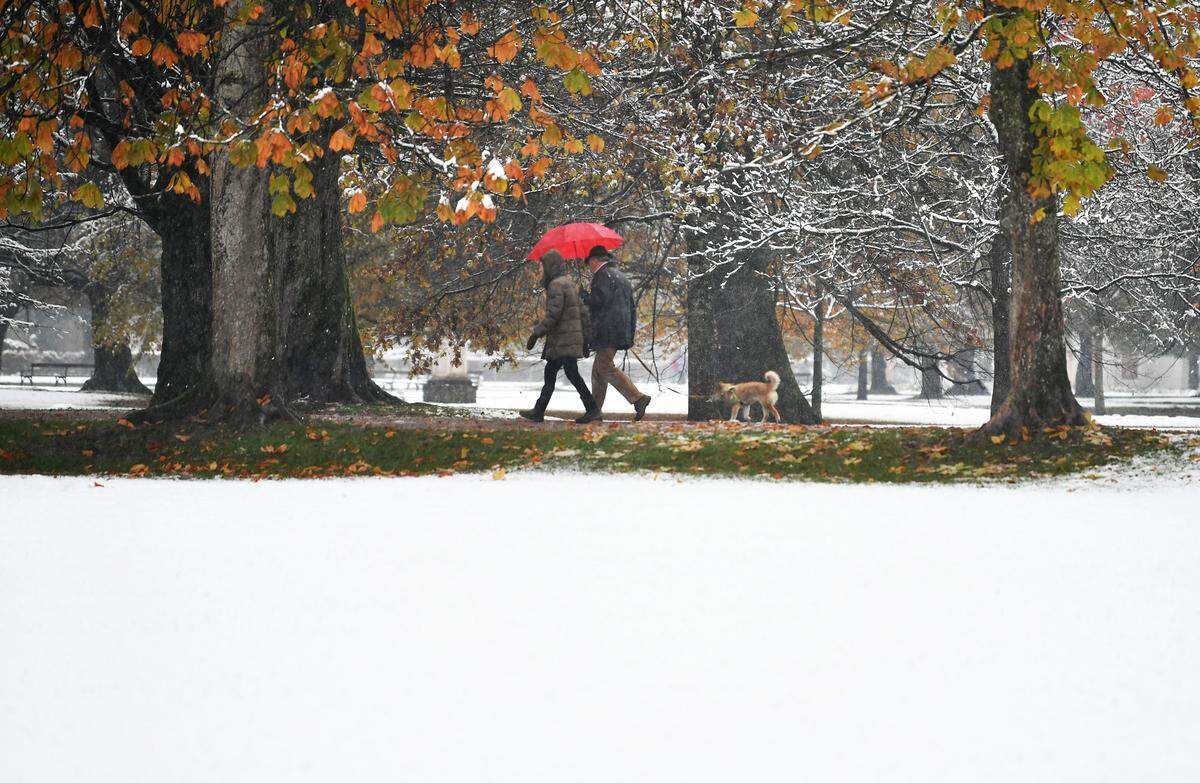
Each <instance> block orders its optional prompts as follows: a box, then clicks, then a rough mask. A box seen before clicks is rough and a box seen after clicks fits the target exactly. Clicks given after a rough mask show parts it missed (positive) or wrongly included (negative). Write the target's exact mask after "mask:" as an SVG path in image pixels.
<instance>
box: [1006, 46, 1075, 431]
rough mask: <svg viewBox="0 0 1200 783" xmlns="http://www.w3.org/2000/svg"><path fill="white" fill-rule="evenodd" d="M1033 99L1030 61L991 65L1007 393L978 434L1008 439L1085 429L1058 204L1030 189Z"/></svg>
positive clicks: (1032, 145) (1052, 199)
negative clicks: (1069, 339)
mask: <svg viewBox="0 0 1200 783" xmlns="http://www.w3.org/2000/svg"><path fill="white" fill-rule="evenodd" d="M1037 97H1038V95H1037V92H1036V91H1035V90H1034V89H1032V88H1031V87H1030V86H1029V62H1028V60H1018V61H1017V62H1016V63H1015V64H1014V65H1013V66H1012V67H1010V68H1004V69H1002V68H999V67H997V66H996V64H995V63H993V64H992V102H991V106H990V109H989V114H990V116H991V119H992V124H993V125H994V126H995V127H996V132H997V136H998V138H999V142H1000V150H1001V153H1002V154H1003V156H1004V161H1005V164H1006V165H1007V168H1008V183H1007V185H1008V188H1007V192H1008V197H1007V198H1005V199H1003V200H1002V203H1001V217H1000V224H1001V228H1002V230H1004V231H1007V233H1008V238H1009V242H1010V243H1011V248H1012V328H1011V339H1012V344H1011V346H1010V349H1009V355H1010V356H1011V360H1012V386H1011V388H1010V390H1009V393H1008V396H1007V398H1005V400H1004V402H1003V403H1001V405H1000V408H999V410H997V411H996V413H995V415H993V416H992V418H991V420H990V421H988V423H987V424H985V425H984V427H983V431H984V432H987V433H991V434H998V433H1006V434H1008V435H1009V436H1010V437H1013V438H1018V437H1025V436H1026V435H1027V434H1028V433H1032V432H1037V431H1039V430H1041V429H1042V428H1043V427H1047V426H1058V425H1071V426H1077V425H1082V424H1085V423H1086V419H1085V418H1084V415H1083V409H1082V408H1080V407H1079V403H1078V402H1076V400H1075V397H1074V396H1073V395H1072V394H1071V382H1070V379H1069V378H1068V376H1067V360H1066V350H1065V347H1064V342H1063V329H1064V326H1063V310H1062V299H1061V298H1060V296H1059V289H1060V288H1061V280H1060V274H1059V260H1058V200H1057V199H1056V198H1054V197H1051V198H1040V199H1035V198H1033V197H1032V196H1031V195H1030V194H1029V191H1028V189H1027V185H1028V182H1029V177H1030V174H1031V171H1032V165H1033V150H1034V147H1035V146H1036V141H1037V140H1036V138H1035V136H1034V133H1033V130H1032V128H1031V125H1030V119H1029V111H1030V109H1031V108H1032V107H1033V104H1034V102H1035V101H1036V100H1037ZM1039 214H1040V215H1042V217H1041V219H1038V215H1039Z"/></svg>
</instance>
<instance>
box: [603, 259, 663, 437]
mask: <svg viewBox="0 0 1200 783" xmlns="http://www.w3.org/2000/svg"><path fill="white" fill-rule="evenodd" d="M587 262H588V268H589V269H590V270H591V273H592V290H591V291H590V292H589V293H588V297H587V306H588V310H589V311H590V313H591V316H592V334H591V343H590V345H591V349H592V351H594V352H595V359H594V360H593V362H592V396H593V397H595V398H596V407H597V408H599V409H601V410H603V408H604V397H605V395H606V394H607V392H608V386H609V384H612V385H613V386H615V387H616V389H617V391H619V392H620V393H621V396H622V397H624V398H625V399H626V400H627V401H628V402H629V404H630V405H632V406H633V420H634V421H641V420H642V417H643V416H645V415H646V406H648V405H649V404H650V395H648V394H642V392H641V391H640V390H638V387H637V386H635V385H634V383H633V381H631V380H629V376H627V375H626V374H625V373H623V372H621V370H620V369H619V368H618V367H617V364H616V361H615V359H616V356H617V351H624V350H628V349H629V348H631V347H633V332H634V328H635V326H636V321H637V313H636V312H634V306H633V286H632V285H630V284H629V278H628V277H626V276H625V274H624V273H623V272H622V271H621V270H620V269H618V268H617V263H616V261H614V260H613V257H612V256H610V255H609V254H608V251H607V250H605V249H604V248H603V247H599V246H597V247H594V248H592V249H591V252H589V253H588V257H587Z"/></svg>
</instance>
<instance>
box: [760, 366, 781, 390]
mask: <svg viewBox="0 0 1200 783" xmlns="http://www.w3.org/2000/svg"><path fill="white" fill-rule="evenodd" d="M763 378H765V379H766V381H767V383H768V384H770V386H771V391H775V390H776V389H778V388H779V373H777V372H775V371H774V370H767V371H766V372H765V373H763Z"/></svg>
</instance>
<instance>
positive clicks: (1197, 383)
mask: <svg viewBox="0 0 1200 783" xmlns="http://www.w3.org/2000/svg"><path fill="white" fill-rule="evenodd" d="M1187 361H1188V370H1187V387H1188V388H1189V389H1191V390H1192V391H1196V390H1197V389H1200V349H1196V348H1192V349H1191V350H1189V351H1188V355H1187Z"/></svg>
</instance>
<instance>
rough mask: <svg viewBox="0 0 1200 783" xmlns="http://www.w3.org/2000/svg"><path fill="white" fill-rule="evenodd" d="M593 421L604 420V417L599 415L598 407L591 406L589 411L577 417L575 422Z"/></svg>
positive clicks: (588, 422) (585, 422)
mask: <svg viewBox="0 0 1200 783" xmlns="http://www.w3.org/2000/svg"><path fill="white" fill-rule="evenodd" d="M593 421H604V418H603V417H602V416H601V415H600V409H599V408H592V409H591V410H590V411H588V412H587V413H585V414H583V415H582V416H580V417H579V418H578V419H576V420H575V423H576V424H591V423H592V422H593Z"/></svg>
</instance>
